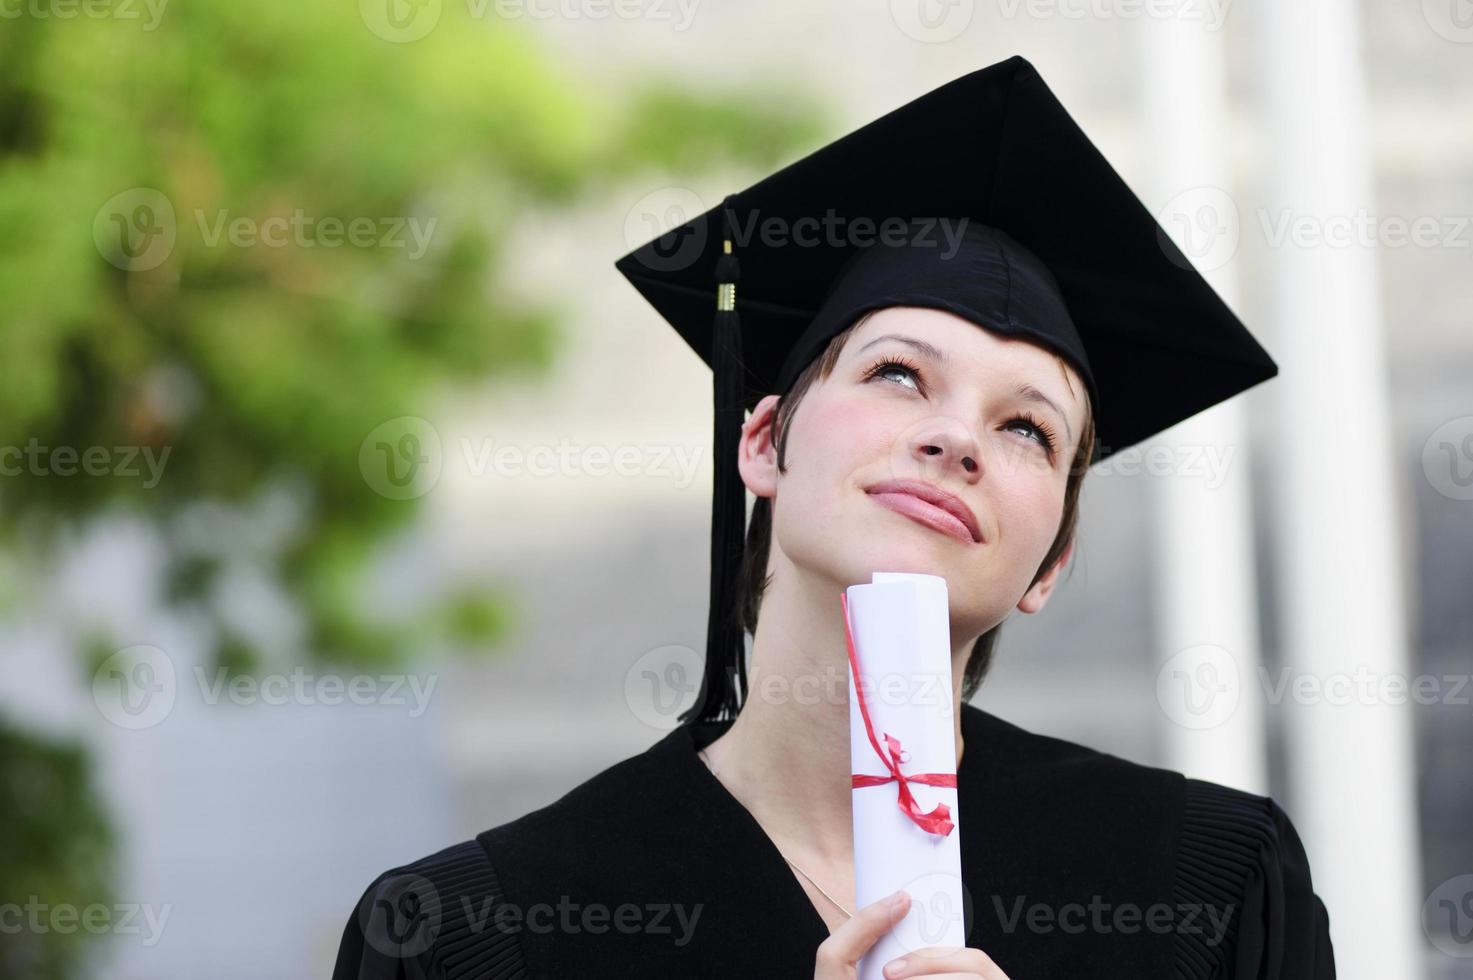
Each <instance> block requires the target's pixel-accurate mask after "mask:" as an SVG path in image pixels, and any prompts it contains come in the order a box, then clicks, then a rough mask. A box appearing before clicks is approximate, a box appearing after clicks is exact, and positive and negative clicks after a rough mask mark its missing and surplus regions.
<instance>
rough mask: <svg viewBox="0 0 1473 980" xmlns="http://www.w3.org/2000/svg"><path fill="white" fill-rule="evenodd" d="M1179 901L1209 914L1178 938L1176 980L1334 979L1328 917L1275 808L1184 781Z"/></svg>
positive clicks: (1300, 847)
mask: <svg viewBox="0 0 1473 980" xmlns="http://www.w3.org/2000/svg"><path fill="white" fill-rule="evenodd" d="M1175 892H1176V894H1175V896H1174V899H1175V902H1176V903H1177V904H1178V906H1179V907H1201V908H1202V909H1203V912H1202V914H1201V921H1202V928H1201V929H1200V930H1182V931H1180V932H1178V934H1177V937H1176V938H1177V944H1176V945H1177V950H1176V954H1177V955H1176V968H1175V978H1176V980H1209V978H1223V980H1227V978H1231V980H1333V978H1334V976H1335V958H1334V950H1333V949H1332V948H1331V945H1330V917H1329V913H1328V912H1327V911H1326V909H1325V905H1324V903H1323V902H1322V901H1321V900H1320V898H1319V896H1317V895H1316V894H1315V893H1314V888H1313V885H1312V882H1311V879H1310V871H1309V860H1308V858H1307V857H1306V855H1305V851H1304V844H1303V843H1302V842H1301V841H1300V839H1299V834H1298V832H1297V831H1295V829H1294V825H1293V823H1292V822H1291V821H1290V820H1289V817H1288V815H1287V814H1285V813H1284V811H1283V810H1282V809H1281V808H1280V807H1279V805H1278V804H1277V803H1276V802H1274V801H1273V799H1271V798H1269V797H1263V796H1255V795H1253V794H1251V793H1244V792H1242V791H1240V790H1235V789H1230V788H1228V787H1225V786H1219V785H1217V784H1215V783H1209V782H1205V781H1202V780H1197V779H1188V780H1187V781H1186V804H1185V812H1184V814H1183V821H1182V837H1181V842H1180V850H1179V853H1178V855H1177V873H1176V882H1175ZM1222 921H1225V922H1226V929H1225V931H1224V930H1223V929H1222V928H1221V925H1220V922H1222Z"/></svg>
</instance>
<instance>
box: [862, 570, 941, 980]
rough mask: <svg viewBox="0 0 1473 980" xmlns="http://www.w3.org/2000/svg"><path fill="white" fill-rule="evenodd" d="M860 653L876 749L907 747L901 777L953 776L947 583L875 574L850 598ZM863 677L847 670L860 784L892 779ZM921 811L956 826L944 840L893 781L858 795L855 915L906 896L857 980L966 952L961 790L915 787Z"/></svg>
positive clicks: (913, 784)
mask: <svg viewBox="0 0 1473 980" xmlns="http://www.w3.org/2000/svg"><path fill="white" fill-rule="evenodd" d="M845 595H846V597H847V602H848V606H849V622H850V626H851V629H852V631H853V638H854V646H855V652H856V655H857V657H858V660H859V666H860V670H861V672H862V674H863V680H864V684H865V690H866V692H867V696H868V708H869V716H870V721H871V722H872V724H873V726H874V734H875V739H876V740H877V741H878V742H879V744H880V747H881V748H882V749H884V750H885V751H886V752H888V751H889V746H888V745H887V743H886V741H885V735H886V734H889V735H892V736H894V737H895V738H897V739H898V740H899V741H900V744H901V747H902V748H903V750H904V752H905V755H904V756H903V757H902V759H901V761H900V771H901V772H902V773H904V774H905V775H906V776H915V775H919V774H922V773H950V774H952V775H955V774H956V721H955V718H954V714H955V709H954V708H953V707H952V688H951V620H950V615H949V609H948V604H947V597H946V580H945V579H944V578H942V577H940V576H938V575H916V574H910V573H898V572H876V573H874V576H873V578H872V579H871V581H870V584H868V585H851V586H849V587H848V589H846V590H845ZM857 684H858V682H857V681H856V679H855V677H854V670H853V668H852V666H851V668H850V670H849V748H850V760H851V763H852V769H851V770H850V771H851V773H854V774H870V775H877V776H884V775H887V774H888V770H887V768H886V766H885V764H884V762H883V761H881V759H880V757H879V756H878V755H877V754H876V753H875V748H874V746H873V745H872V744H871V743H870V739H869V736H868V735H867V734H866V732H865V726H864V717H863V715H862V714H861V712H860V705H859V697H858V692H857ZM908 785H909V786H910V789H911V792H912V794H913V795H914V796H915V799H916V802H917V803H918V804H919V805H920V809H921V811H922V812H924V813H930V812H931V811H932V810H933V809H935V807H936V805H937V804H938V803H944V804H946V806H947V807H948V808H950V811H951V820H952V822H953V823H955V824H956V826H954V827H953V828H952V830H951V832H950V833H949V834H946V835H945V836H940V835H937V834H933V833H930V832H929V831H927V830H925V829H923V828H922V827H920V826H919V825H918V824H917V823H916V822H915V821H914V820H912V819H911V818H910V817H909V816H907V815H906V814H905V812H904V811H902V810H901V808H900V806H899V804H898V802H897V800H898V795H899V789H900V787H899V786H898V784H896V783H895V782H893V781H892V782H888V783H882V784H880V785H878V786H865V787H859V788H856V789H854V790H853V804H854V887H855V900H856V901H857V903H858V906H857V907H863V906H865V905H868V904H870V903H871V902H875V901H878V900H879V899H882V898H884V897H886V896H887V895H890V894H892V893H893V892H895V891H896V890H897V889H900V888H904V889H905V890H906V891H908V892H909V893H910V896H911V907H910V910H909V911H908V912H907V913H906V915H905V918H903V919H901V920H900V921H899V922H897V923H896V924H895V926H894V927H892V928H891V930H890V931H889V932H888V933H886V934H885V935H884V936H882V937H881V938H880V940H879V941H878V942H877V943H875V945H874V946H873V947H871V949H870V952H869V953H868V954H867V955H866V956H865V957H864V959H863V960H862V961H861V962H860V965H859V980H883V974H882V973H881V971H882V970H883V968H884V966H885V964H886V963H888V962H890V960H892V959H894V958H895V957H897V956H904V955H906V954H907V953H912V952H915V951H916V950H918V949H923V948H925V947H927V946H965V945H966V932H965V928H964V922H963V910H962V877H961V829H962V828H961V815H960V814H959V813H958V812H957V791H956V789H955V788H952V787H942V786H928V785H925V784H923V783H917V782H911V783H909V784H908Z"/></svg>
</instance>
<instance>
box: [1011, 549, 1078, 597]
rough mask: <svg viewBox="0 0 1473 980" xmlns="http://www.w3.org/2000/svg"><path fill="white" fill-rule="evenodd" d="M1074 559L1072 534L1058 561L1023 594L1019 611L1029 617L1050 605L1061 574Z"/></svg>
mask: <svg viewBox="0 0 1473 980" xmlns="http://www.w3.org/2000/svg"><path fill="white" fill-rule="evenodd" d="M1073 557H1074V535H1072V534H1071V535H1069V543H1068V544H1066V545H1064V550H1063V551H1061V552H1059V557H1058V560H1056V561H1055V562H1054V563H1053V564H1052V565H1051V566H1049V570H1048V571H1046V572H1044V573H1043V574H1042V575H1040V576H1039V578H1038V581H1037V582H1034V583H1033V587H1032V588H1030V589H1029V590H1028V591H1027V592H1025V593H1023V598H1022V599H1020V600H1018V609H1019V610H1020V611H1022V612H1025V613H1028V614H1029V615H1032V614H1033V613H1036V612H1038V611H1039V610H1040V609H1042V608H1043V607H1044V606H1045V605H1046V604H1047V603H1048V597H1049V595H1051V594H1052V593H1053V591H1054V586H1055V585H1057V584H1058V581H1059V573H1060V572H1062V571H1063V570H1064V566H1065V565H1068V564H1069V559H1070V558H1073Z"/></svg>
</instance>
